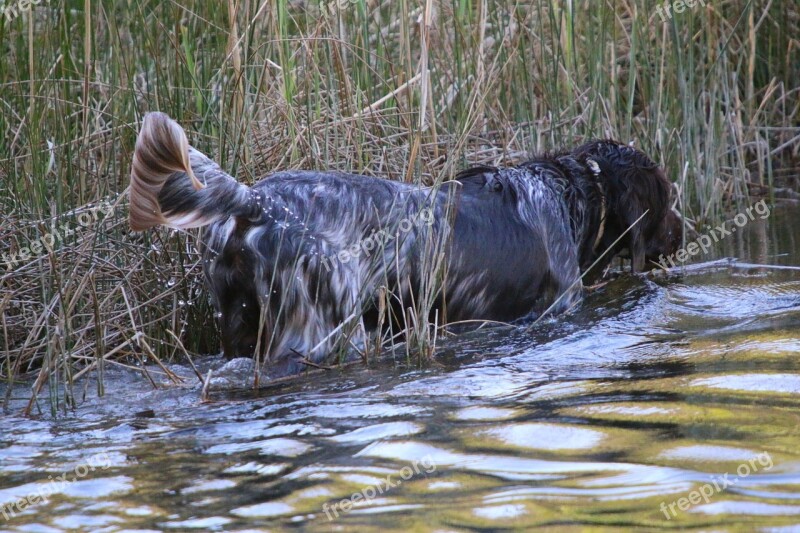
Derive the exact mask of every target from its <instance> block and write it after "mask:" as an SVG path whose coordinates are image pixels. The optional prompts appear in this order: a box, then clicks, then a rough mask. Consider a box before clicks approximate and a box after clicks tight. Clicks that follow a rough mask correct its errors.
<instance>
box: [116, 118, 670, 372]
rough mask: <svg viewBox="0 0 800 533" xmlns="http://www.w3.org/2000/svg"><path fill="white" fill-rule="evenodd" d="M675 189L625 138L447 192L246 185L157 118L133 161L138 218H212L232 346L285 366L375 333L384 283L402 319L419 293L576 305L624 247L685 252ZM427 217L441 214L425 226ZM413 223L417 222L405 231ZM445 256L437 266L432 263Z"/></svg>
mask: <svg viewBox="0 0 800 533" xmlns="http://www.w3.org/2000/svg"><path fill="white" fill-rule="evenodd" d="M181 150H184V151H185V153H184V152H182V151H181ZM193 177H194V179H193ZM670 191H671V188H670V184H669V182H668V181H667V179H666V177H665V176H664V173H663V172H662V170H661V169H660V168H658V166H657V165H656V164H655V163H654V162H653V161H651V160H650V159H649V158H648V157H647V156H645V155H644V154H643V153H641V152H639V151H638V150H635V149H633V148H631V147H629V146H627V145H623V144H621V143H617V142H615V141H595V142H591V143H588V144H585V145H583V146H581V147H579V148H577V149H575V150H573V151H571V152H563V153H557V154H550V155H546V156H543V157H540V158H536V159H534V160H532V161H529V162H527V163H524V164H522V165H519V166H518V167H513V168H494V167H476V168H471V169H468V170H466V171H464V172H462V173H461V174H460V175H459V176H458V177H457V179H456V180H455V181H452V182H448V183H445V184H443V185H442V186H441V187H440V188H439V189H438V190H432V189H426V188H421V187H418V186H415V185H409V184H405V183H399V182H394V181H389V180H383V179H377V178H371V177H366V176H360V175H353V174H345V173H338V172H316V171H290V172H279V173H276V174H273V175H271V176H268V177H266V178H264V179H263V180H261V181H259V182H258V183H256V184H255V185H254V186H253V187H247V186H245V185H243V184H240V183H238V182H236V181H235V180H234V179H233V178H231V177H230V176H228V175H227V174H226V173H224V172H223V171H222V170H221V169H220V168H219V167H218V166H217V165H216V164H215V163H214V162H213V161H211V160H210V159H209V158H207V157H206V156H204V155H203V154H201V153H200V152H198V151H196V150H194V149H193V148H191V147H189V146H188V142H186V139H185V134H184V133H183V130H182V129H180V127H179V126H178V125H177V124H175V123H174V122H173V121H172V120H171V119H169V117H167V116H166V115H163V114H159V113H152V114H149V115H147V117H146V118H145V121H144V124H143V126H142V133H141V134H140V136H139V140H138V141H137V147H136V154H135V156H134V164H133V171H132V176H131V227H132V228H133V229H136V230H143V229H147V228H149V227H153V226H155V225H159V224H163V225H167V226H171V227H176V228H184V229H185V228H191V227H199V226H207V227H206V229H205V231H204V234H203V239H202V254H203V259H204V271H205V277H206V281H207V283H208V286H209V288H210V289H211V294H212V298H213V301H214V306H215V307H216V309H217V311H218V316H220V317H221V318H220V327H221V330H222V338H223V350H224V353H225V355H226V356H227V357H229V358H232V357H239V356H253V355H254V354H255V353H256V352H258V353H259V354H260V355H262V356H263V357H265V358H266V359H268V360H269V361H270V362H271V364H272V365H273V368H274V369H275V374H283V373H293V372H297V371H298V370H300V369H301V368H302V363H301V360H303V359H306V360H308V361H312V362H315V363H320V362H323V361H324V360H325V359H326V357H328V356H329V355H330V354H331V353H333V352H334V351H336V350H337V349H338V348H341V346H339V345H337V342H340V339H341V337H342V335H337V334H332V333H333V332H335V331H339V330H337V328H341V326H342V325H343V324H344V323H347V324H348V325H356V324H359V323H360V324H363V328H356V329H355V331H368V330H372V329H375V328H377V327H378V324H379V317H378V308H379V307H380V302H379V301H378V295H379V294H381V288H382V287H386V288H387V289H388V294H389V297H388V303H389V307H390V308H391V309H392V310H393V316H395V317H403V316H404V310H405V309H406V308H407V307H409V306H413V302H417V301H419V298H420V297H421V293H422V292H424V291H423V290H422V287H424V286H428V289H427V290H428V291H433V292H434V293H435V295H436V306H435V310H434V312H436V313H438V317H439V319H440V321H441V320H446V321H447V322H455V321H462V320H470V319H484V320H496V321H504V322H510V321H514V320H520V319H522V320H525V319H529V318H534V317H538V316H540V315H541V314H542V313H544V312H545V311H549V312H552V313H559V312H563V311H564V310H566V309H568V308H570V307H571V306H573V305H574V304H575V303H576V302H577V301H578V299H579V298H580V295H581V291H582V284H581V281H580V278H581V275H582V274H587V275H592V276H595V275H597V273H598V272H600V271H601V270H602V269H603V268H605V266H607V264H608V263H609V262H610V261H611V260H612V258H613V256H614V255H615V254H617V253H619V252H620V251H622V250H623V249H627V250H629V251H630V256H631V260H632V267H633V270H634V271H641V270H643V269H644V268H645V267H646V264H647V262H648V261H649V260H652V259H653V258H655V257H658V255H659V254H661V253H663V254H670V253H673V252H674V251H675V250H676V249H677V247H678V246H679V245H680V239H681V229H682V225H681V221H680V219H679V218H678V217H677V215H675V214H674V213H673V211H672V210H671V208H670ZM423 213H429V214H432V216H430V217H427V218H426V219H425V220H426V222H425V223H419V222H420V220H421V218H420V217H421V214H423ZM645 213H646V214H645ZM642 215H644V218H643V219H642V220H641V221H640V222H639V223H638V224H636V225H635V226H634V227H633V229H632V230H631V231H630V232H629V233H628V234H627V235H626V236H625V237H624V238H623V239H622V240H621V241H620V242H619V243H617V244H616V245H614V246H613V250H611V252H610V253H608V254H606V255H605V256H604V257H602V258H601V254H602V253H603V252H604V251H605V250H606V249H608V248H609V247H611V246H612V244H613V243H614V242H615V240H617V238H618V237H620V235H622V234H623V232H625V230H626V229H627V228H628V227H630V226H631V225H632V224H633V223H634V222H635V221H636V220H637V219H638V218H639V217H641V216H642ZM407 219H414V220H416V221H417V222H416V223H415V224H413V225H412V226H411V227H410V228H408V224H407V223H404V221H405V220H407ZM405 228H408V229H405ZM381 232H384V233H382V234H383V235H392V236H395V237H394V238H392V239H391V240H389V241H388V242H387V243H385V245H384V246H381V247H378V248H377V249H373V250H372V251H370V252H369V253H367V252H366V251H365V250H364V247H363V246H362V247H360V249H361V253H359V255H358V257H352V258H351V259H350V260H347V258H348V256H347V255H346V254H343V252H346V251H347V250H350V251H354V250H355V248H353V245H358V244H359V243H363V242H365V239H366V240H367V241H368V240H369V239H370V238H371V236H374V235H375V234H381ZM442 254H443V255H442ZM598 258H600V260H599V261H598V262H597V264H596V265H595V267H594V268H593V269H592V272H587V270H588V269H589V267H590V266H592V264H594V263H595V262H596V261H597V260H598ZM437 264H442V267H443V268H442V269H441V272H431V269H432V268H434V266H432V265H437ZM434 279H436V280H442V282H441V284H436V283H434V284H433V285H431V284H430V283H431V280H434ZM551 306H552V308H551ZM398 321H399V322H402V320H398ZM352 340H354V341H355V342H359V340H361V339H359V338H358V337H356V338H355V339H352Z"/></svg>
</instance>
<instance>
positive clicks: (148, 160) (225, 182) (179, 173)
mask: <svg viewBox="0 0 800 533" xmlns="http://www.w3.org/2000/svg"><path fill="white" fill-rule="evenodd" d="M259 209H260V203H259V199H258V197H257V195H256V194H255V193H254V192H253V191H252V189H250V188H249V187H247V186H246V185H243V184H241V183H238V182H237V181H236V180H235V179H233V178H232V177H231V176H229V175H228V174H226V173H225V172H223V171H222V169H220V168H219V166H218V165H217V164H216V163H214V162H213V161H212V160H211V159H209V158H208V157H206V156H205V155H203V154H202V153H200V152H198V151H197V150H195V149H194V148H192V147H191V146H190V145H189V141H188V140H187V139H186V133H185V132H184V131H183V128H181V127H180V126H179V125H178V124H177V123H176V122H175V121H174V120H172V119H171V118H169V117H168V116H167V115H165V114H164V113H149V114H147V115H145V117H144V121H143V123H142V130H141V131H140V132H139V137H138V138H137V139H136V149H135V151H134V154H133V169H132V170H131V187H130V217H129V221H130V226H131V229H133V230H134V231H143V230H146V229H149V228H152V227H154V226H159V225H164V226H169V227H172V228H179V229H188V228H197V227H200V226H204V225H206V224H210V223H212V222H214V221H216V220H218V219H220V218H223V217H229V216H245V217H254V216H257V214H258V210H259Z"/></svg>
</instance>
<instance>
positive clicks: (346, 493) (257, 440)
mask: <svg viewBox="0 0 800 533" xmlns="http://www.w3.org/2000/svg"><path fill="white" fill-rule="evenodd" d="M798 214H800V211H798V210H797V209H794V210H787V209H784V210H777V209H776V210H775V211H774V213H773V215H772V216H771V217H770V219H769V221H768V222H769V223H770V225H767V224H766V223H762V222H753V223H752V224H749V225H748V227H747V228H746V231H745V232H740V233H737V234H736V235H735V236H732V237H731V238H730V239H728V240H726V241H723V242H722V243H721V245H720V248H719V249H718V250H716V253H715V255H710V256H707V257H704V258H703V259H706V260H713V259H716V258H720V257H726V256H736V257H738V258H740V259H742V260H744V261H748V262H750V263H752V264H774V265H796V264H798V260H799V259H800V255H798V253H797V252H796V250H797V248H796V246H795V243H796V242H797V237H798V234H797V230H796V229H795V227H794V226H793V225H792V223H791V222H792V221H793V220H796V218H797V216H798ZM798 327H800V272H798V271H795V270H791V269H789V270H777V269H765V268H760V267H749V266H748V267H745V268H739V267H738V266H736V265H732V264H730V263H728V262H724V261H723V262H720V263H719V264H718V265H717V267H716V268H709V269H691V270H688V271H687V272H686V273H685V274H683V275H675V276H668V277H663V276H658V277H654V278H633V277H628V276H626V277H622V278H620V279H618V280H616V281H613V282H611V283H610V284H609V285H607V286H606V287H604V288H603V289H601V290H599V291H597V292H595V293H593V294H590V295H588V297H587V298H586V300H585V302H584V303H583V304H582V305H581V306H580V307H579V308H578V309H577V310H576V311H575V312H574V313H573V314H572V315H570V316H569V317H560V318H557V319H553V320H550V321H545V322H543V323H542V324H541V325H540V327H537V328H536V330H534V331H532V332H526V331H521V330H509V329H502V328H499V329H495V330H489V331H482V332H475V333H471V334H466V335H463V336H460V337H458V338H455V339H448V340H446V341H445V342H444V344H443V345H442V348H441V350H440V353H439V354H437V359H436V361H435V362H434V363H432V364H430V365H428V366H427V367H426V368H423V369H418V368H410V367H407V366H405V365H404V364H403V362H402V360H398V363H397V364H395V363H393V362H391V361H385V362H381V363H376V364H375V365H374V366H373V367H371V368H363V367H351V368H348V369H346V370H344V371H341V372H332V373H328V374H319V373H316V374H314V375H313V378H309V379H306V380H303V381H298V382H294V383H284V384H281V385H277V386H274V387H270V388H268V389H265V390H262V391H259V392H257V393H253V392H250V391H238V392H217V393H215V394H213V396H212V398H213V401H212V402H210V403H202V402H201V401H200V394H199V386H197V385H191V383H192V381H191V376H192V373H191V370H190V369H186V368H183V367H181V366H180V365H174V366H173V367H171V370H173V371H175V372H176V373H178V374H180V375H186V376H187V383H188V384H189V385H186V386H184V387H175V386H166V387H164V388H162V389H161V390H157V391H153V390H152V389H151V388H150V386H149V384H148V383H146V382H143V381H142V380H140V379H139V378H138V377H136V376H131V375H129V374H126V373H125V372H123V371H117V370H114V369H110V370H109V377H108V380H109V383H108V388H109V389H115V388H116V390H124V393H122V394H116V395H114V396H112V397H109V398H105V399H96V398H94V397H92V396H91V391H92V387H88V388H87V395H88V397H87V400H86V402H85V404H84V405H83V406H82V407H81V408H80V410H79V411H78V412H77V413H75V414H74V415H73V416H71V417H67V418H65V419H61V420H58V421H50V420H26V419H18V418H6V419H5V420H4V423H3V428H2V434H0V502H6V507H4V508H3V509H5V514H7V515H8V519H6V517H5V516H3V515H2V514H0V529H8V530H12V531H58V530H70V529H92V530H101V531H123V530H202V531H205V530H219V531H222V530H226V531H227V530H238V531H245V530H254V531H259V530H260V531H264V530H272V531H275V530H312V531H315V530H318V531H330V530H341V531H351V530H352V531H407V530H416V531H434V530H441V531H445V530H447V531H459V530H477V529H480V530H497V529H500V528H514V529H521V530H524V529H531V528H537V527H541V528H549V527H563V526H565V525H568V526H570V527H572V528H574V529H584V528H594V529H603V528H610V529H611V528H619V527H629V528H639V529H658V528H663V529H675V528H676V527H679V528H690V529H691V528H693V529H702V530H710V529H714V530H725V531H734V530H743V531H752V530H755V529H761V530H765V531H797V530H798V529H800V518H798V516H800V409H799V408H800V395H798V392H800V359H798V357H797V354H798V352H800V338H799V337H798V335H797V331H798ZM218 363H219V361H209V362H206V363H205V364H208V365H213V364H218ZM23 394H24V390H23V389H20V390H19V391H18V392H16V391H15V392H14V395H15V396H17V397H19V398H22V396H23ZM98 453H105V454H107V456H108V458H109V467H108V468H107V469H103V470H96V471H94V472H89V473H87V475H86V476H84V477H81V478H80V479H78V480H75V481H70V482H68V483H66V484H65V485H64V486H63V487H61V486H60V487H59V490H57V491H53V492H52V494H50V495H48V497H47V499H46V501H38V502H35V503H30V504H26V505H24V508H17V507H9V506H8V505H9V503H10V502H20V501H22V500H23V499H25V498H28V497H29V496H30V494H32V493H36V492H37V491H38V490H39V489H40V488H41V487H42V486H43V485H46V484H47V483H49V482H50V481H51V478H57V477H58V476H60V475H62V474H63V473H65V472H74V471H75V470H76V468H78V467H79V466H80V465H81V464H82V463H83V462H85V461H86V460H87V459H88V458H89V457H91V456H93V455H95V454H98ZM765 453H766V454H768V456H769V459H770V464H771V465H772V466H770V467H769V468H767V467H766V462H765V463H759V462H758V458H759V457H762V458H764V457H766V456H764V455H763V454H765ZM754 461H755V462H754ZM425 465H429V466H433V467H434V468H424V466H425ZM742 465H750V467H749V471H748V475H746V476H739V474H738V473H737V472H738V471H739V469H740V468H741V466H742ZM726 473H727V474H729V475H731V476H736V477H737V481H736V483H735V484H734V485H731V486H729V487H726V488H725V490H721V491H714V494H713V495H711V496H710V497H709V498H708V501H704V500H703V501H700V502H699V503H697V504H691V505H689V506H688V507H687V509H686V510H685V511H683V510H677V507H676V508H675V509H676V511H677V512H676V513H675V515H674V516H672V517H670V518H667V517H666V516H665V514H664V513H663V512H662V510H661V505H662V504H665V505H666V506H669V504H671V503H677V502H680V499H681V498H687V501H688V497H689V495H690V494H691V493H692V492H693V491H697V490H699V489H700V488H701V487H703V486H704V485H706V484H709V483H713V482H714V481H715V480H717V481H718V480H719V478H720V476H724V475H725V474H726ZM356 495H360V496H358V497H356ZM343 500H347V502H346V503H343Z"/></svg>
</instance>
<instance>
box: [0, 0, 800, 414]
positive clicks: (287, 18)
mask: <svg viewBox="0 0 800 533" xmlns="http://www.w3.org/2000/svg"><path fill="white" fill-rule="evenodd" d="M687 4H689V3H688V2H687ZM691 4H693V7H686V5H685V4H684V3H683V2H681V5H683V6H684V7H685V9H683V10H681V12H678V10H671V11H669V14H670V16H665V11H664V7H663V6H664V4H663V2H655V1H649V0H648V1H642V0H639V1H633V0H619V1H599V2H596V1H588V0H586V1H580V2H573V1H568V2H555V1H549V2H547V1H544V0H530V1H527V2H511V1H503V0H497V1H494V0H492V1H489V0H483V1H481V0H435V1H434V0H416V1H413V2H412V1H410V0H395V1H386V0H329V1H328V0H323V1H318V0H292V1H275V2H267V1H265V0H239V1H234V0H230V1H229V2H228V3H227V4H225V3H222V2H207V1H200V0H194V1H186V2H181V3H177V2H161V1H150V0H128V1H125V2H111V1H96V0H84V1H78V0H51V1H50V2H43V3H40V4H39V5H35V6H34V7H33V8H32V10H31V11H30V12H20V13H19V14H18V15H17V16H13V17H12V16H9V15H8V9H9V6H12V7H14V8H15V9H20V7H19V5H17V3H15V2H8V0H7V3H6V11H5V13H6V16H4V17H0V46H2V55H3V59H2V60H0V106H2V113H0V133H1V134H2V139H3V140H2V142H1V143H0V213H2V224H1V225H0V254H2V256H1V257H2V262H1V263H0V353H2V354H3V355H2V357H1V358H0V377H1V378H2V379H3V380H4V381H5V382H6V383H8V384H11V383H12V382H13V381H14V380H18V379H31V381H32V383H33V393H32V399H31V403H30V408H31V409H32V410H33V411H34V412H35V411H36V410H52V411H55V410H58V409H59V408H67V407H70V406H71V405H74V403H75V402H76V401H79V400H80V397H81V396H82V395H83V394H84V393H85V391H84V390H83V389H82V388H81V387H77V386H74V384H75V383H77V380H78V378H80V377H81V376H84V375H86V374H87V373H93V374H97V375H98V377H99V379H97V380H96V381H95V382H96V383H97V384H98V385H97V386H98V387H99V388H100V390H99V392H100V393H103V390H102V387H103V380H102V373H103V371H104V366H105V365H107V364H119V365H130V366H138V367H139V368H142V369H143V363H144V362H148V363H151V362H156V363H157V364H159V365H162V368H163V372H165V373H166V374H168V375H169V370H168V369H167V368H166V367H165V366H163V363H165V362H166V361H168V360H170V359H171V358H173V357H186V356H188V354H191V353H210V352H215V351H217V346H218V339H217V337H216V333H215V327H214V324H213V320H214V319H213V312H212V310H211V308H210V304H209V300H208V297H207V293H206V292H205V291H204V290H203V288H202V281H201V279H200V275H201V269H200V265H199V261H200V260H199V256H198V254H197V252H196V250H195V247H194V243H195V236H193V235H187V234H179V233H176V232H171V231H168V230H160V231H155V232H149V233H147V234H133V233H131V232H130V231H129V229H128V227H127V207H126V202H127V199H126V198H125V195H124V194H123V193H124V191H125V189H126V187H127V181H128V174H129V170H130V160H131V155H132V151H133V145H134V140H135V136H136V132H137V129H138V124H139V123H140V120H141V117H142V115H143V113H144V112H146V111H150V110H161V111H164V112H166V113H168V114H170V115H171V116H173V117H174V118H176V119H177V120H178V121H179V122H181V123H182V124H183V125H184V126H185V128H186V130H187V132H189V135H190V136H191V142H192V143H193V144H194V145H195V146H197V147H198V148H199V149H201V150H203V151H205V152H206V153H208V154H210V155H212V156H213V157H214V159H215V160H217V161H218V162H219V163H220V164H221V165H222V166H223V168H225V169H226V170H228V171H229V172H230V173H231V174H234V175H236V176H238V177H239V179H240V180H242V181H245V182H248V183H252V182H253V181H255V180H256V179H258V178H259V177H261V176H263V175H265V174H266V173H268V172H270V171H273V170H279V169H286V168H318V169H320V168H325V169H339V170H346V171H351V172H360V173H366V174H370V175H375V176H381V177H385V178H387V179H396V180H406V181H416V182H421V183H425V184H435V183H438V182H441V181H442V180H447V179H450V178H452V176H453V175H454V174H455V173H456V172H457V171H458V170H460V169H461V168H463V167H464V166H465V165H467V164H470V163H490V164H511V163H515V162H519V161H520V160H522V159H524V158H525V157H527V156H528V155H529V154H530V153H532V152H537V151H543V150H550V149H555V148H558V147H561V146H569V145H574V144H575V143H578V142H581V141H582V140H584V139H587V138H590V137H614V138H618V139H621V140H624V141H634V142H636V144H637V146H639V147H640V148H642V149H643V150H644V151H646V152H648V153H650V154H651V155H652V156H653V157H654V158H655V159H656V160H658V161H660V162H661V163H662V164H663V165H664V166H665V167H666V169H667V173H668V176H669V177H670V179H671V180H672V181H674V182H675V184H676V186H677V189H678V191H679V193H680V205H679V206H678V207H679V209H680V210H681V211H682V212H684V213H685V214H686V216H687V218H689V219H690V220H693V221H695V222H696V223H698V224H699V223H704V222H707V221H711V220H715V219H717V218H719V217H720V215H721V213H723V212H724V211H725V210H726V209H727V208H728V207H732V206H738V205H740V204H743V203H746V202H747V198H748V196H749V195H750V194H751V193H757V194H773V195H774V194H776V193H778V194H780V193H781V192H782V191H784V190H790V189H793V188H796V186H797V183H796V180H797V178H796V176H797V175H798V174H797V163H796V162H797V156H798V153H799V152H800V129H799V126H800V61H798V57H800V40H799V39H800V9H798V6H797V5H796V3H795V2H791V1H789V0H729V1H719V2H693V3H691ZM792 180H795V181H792ZM100 205H103V206H106V207H105V208H104V209H99V208H98V206H100ZM98 213H99V214H98ZM85 214H89V215H90V216H89V218H87V217H86V216H84V215H85ZM64 228H66V230H64ZM37 243H38V244H37ZM420 305H422V306H424V305H426V303H425V302H421V303H420ZM414 328H415V331H417V333H418V335H417V337H419V338H420V339H422V340H423V341H425V342H421V343H420V346H421V347H423V348H425V347H426V346H427V347H428V348H429V347H430V342H433V338H432V337H431V338H428V337H426V335H427V336H432V335H434V334H432V333H430V328H429V327H428V326H427V325H426V324H424V323H419V321H417V323H416V324H414ZM426 339H427V340H426ZM143 372H144V370H143ZM11 389H12V388H11V387H10V386H9V387H7V388H6V390H7V391H11ZM46 391H49V393H48V394H46V395H44V396H45V397H46V398H48V399H47V400H46V401H45V402H44V403H42V402H40V401H38V400H37V398H40V397H43V393H45V392H46ZM7 394H10V392H8V393H7ZM7 400H8V397H6V398H5V400H0V401H4V405H5V404H6V403H5V402H7Z"/></svg>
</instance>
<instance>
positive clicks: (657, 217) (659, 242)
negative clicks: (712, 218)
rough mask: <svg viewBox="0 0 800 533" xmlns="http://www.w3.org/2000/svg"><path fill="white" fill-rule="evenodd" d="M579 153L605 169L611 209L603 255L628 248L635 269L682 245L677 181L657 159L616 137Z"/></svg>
mask: <svg viewBox="0 0 800 533" xmlns="http://www.w3.org/2000/svg"><path fill="white" fill-rule="evenodd" d="M573 153H574V154H575V155H577V156H579V157H582V158H585V160H587V161H589V160H591V164H592V165H594V164H596V165H597V166H598V167H599V176H598V180H599V183H600V184H601V185H602V188H603V194H604V196H605V201H606V204H607V213H606V214H605V217H606V220H605V228H604V229H605V232H604V234H603V237H602V240H601V241H600V243H599V246H597V247H596V248H595V253H596V254H597V255H599V254H601V253H602V252H603V251H605V250H607V249H608V248H610V247H612V246H613V248H614V249H613V251H612V252H611V253H609V254H608V256H607V257H606V260H607V261H610V259H611V256H613V254H614V253H617V252H620V251H621V250H622V249H625V248H627V249H628V251H629V253H630V259H631V268H632V270H633V272H642V271H643V270H645V269H646V268H648V267H649V266H653V262H655V261H657V260H658V258H659V257H660V256H661V255H664V256H668V255H671V254H673V253H675V252H676V251H677V250H678V248H680V246H681V242H682V239H683V221H682V220H681V218H680V216H678V214H677V213H675V211H673V209H672V205H673V200H674V198H673V194H672V191H673V188H672V185H671V184H670V182H669V180H668V179H667V177H666V175H665V174H664V171H663V170H662V169H661V168H659V167H658V165H657V164H656V163H654V162H653V161H652V160H651V159H650V158H649V157H647V156H646V155H645V154H643V153H642V152H640V151H639V150H637V149H635V148H633V147H631V146H628V145H625V144H622V143H618V142H615V141H597V142H592V143H589V144H586V145H584V146H581V147H580V148H578V149H577V150H576V151H575V152H573ZM620 237H622V238H621V239H620ZM618 239H619V241H618ZM617 241H618V242H617ZM615 242H617V244H616V245H614V243H615Z"/></svg>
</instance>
